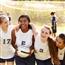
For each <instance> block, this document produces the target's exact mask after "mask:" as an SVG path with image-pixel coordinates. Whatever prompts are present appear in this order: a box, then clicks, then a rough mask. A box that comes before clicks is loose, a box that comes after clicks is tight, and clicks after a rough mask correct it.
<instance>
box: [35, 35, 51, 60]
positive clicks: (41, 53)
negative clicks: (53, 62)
mask: <svg viewBox="0 0 65 65" xmlns="http://www.w3.org/2000/svg"><path fill="white" fill-rule="evenodd" d="M34 46H35V50H36V53H35V57H36V59H39V60H47V59H49V58H51V56H50V52H49V47H48V43H47V42H46V43H43V42H42V41H41V38H40V35H37V36H36V38H35V44H34Z"/></svg>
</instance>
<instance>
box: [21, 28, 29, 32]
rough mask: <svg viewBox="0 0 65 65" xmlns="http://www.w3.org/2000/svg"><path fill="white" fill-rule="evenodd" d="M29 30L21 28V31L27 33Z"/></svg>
mask: <svg viewBox="0 0 65 65" xmlns="http://www.w3.org/2000/svg"><path fill="white" fill-rule="evenodd" d="M28 30H29V29H28V28H27V29H21V31H22V32H23V33H26V32H27V31H28Z"/></svg>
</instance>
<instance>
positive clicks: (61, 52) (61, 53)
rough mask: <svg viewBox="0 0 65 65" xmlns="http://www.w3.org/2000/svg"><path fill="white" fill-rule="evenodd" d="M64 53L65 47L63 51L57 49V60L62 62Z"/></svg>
mask: <svg viewBox="0 0 65 65" xmlns="http://www.w3.org/2000/svg"><path fill="white" fill-rule="evenodd" d="M64 53H65V47H64V48H63V49H58V58H59V60H63V58H64Z"/></svg>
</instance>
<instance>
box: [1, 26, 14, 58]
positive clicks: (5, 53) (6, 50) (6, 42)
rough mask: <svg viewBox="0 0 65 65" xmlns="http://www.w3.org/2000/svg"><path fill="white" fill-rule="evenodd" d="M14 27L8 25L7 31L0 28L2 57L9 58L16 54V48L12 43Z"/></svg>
mask: <svg viewBox="0 0 65 65" xmlns="http://www.w3.org/2000/svg"><path fill="white" fill-rule="evenodd" d="M11 31H12V27H8V31H7V32H3V30H2V29H1V28H0V58H2V59H9V58H12V57H13V56H14V52H15V50H14V48H13V47H12V45H11Z"/></svg>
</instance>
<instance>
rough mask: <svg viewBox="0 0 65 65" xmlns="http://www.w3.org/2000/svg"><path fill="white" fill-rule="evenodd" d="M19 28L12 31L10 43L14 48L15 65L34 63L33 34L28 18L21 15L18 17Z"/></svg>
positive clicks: (30, 64) (31, 64)
mask: <svg viewBox="0 0 65 65" xmlns="http://www.w3.org/2000/svg"><path fill="white" fill-rule="evenodd" d="M18 22H19V29H18V30H16V28H15V29H14V30H13V31H12V45H13V47H14V48H15V49H16V56H15V61H16V65H35V60H34V53H33V51H32V50H33V46H34V36H33V32H32V27H31V26H30V24H29V23H30V18H29V17H28V16H27V15H21V16H20V17H19V19H18Z"/></svg>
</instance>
